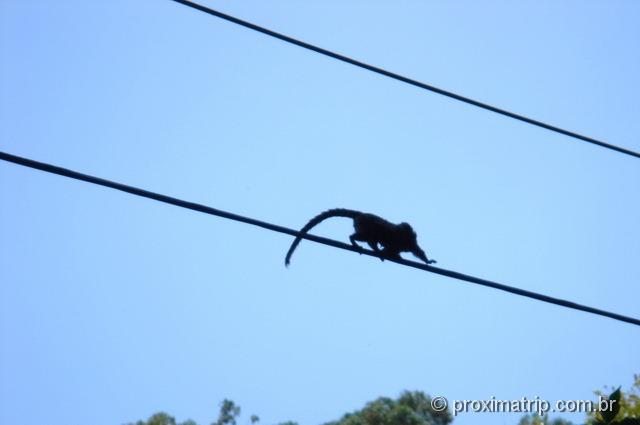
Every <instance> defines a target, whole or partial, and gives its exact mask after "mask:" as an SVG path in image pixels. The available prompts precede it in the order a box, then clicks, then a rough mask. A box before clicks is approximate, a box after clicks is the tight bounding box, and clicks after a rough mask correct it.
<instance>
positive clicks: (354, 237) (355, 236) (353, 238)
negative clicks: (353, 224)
mask: <svg viewBox="0 0 640 425" xmlns="http://www.w3.org/2000/svg"><path fill="white" fill-rule="evenodd" d="M349 240H350V241H351V245H353V246H354V247H355V248H358V250H360V251H362V247H361V246H360V245H358V244H357V243H356V241H362V242H364V240H363V239H362V237H361V236H360V235H358V233H357V232H356V233H354V234H353V235H351V236H349Z"/></svg>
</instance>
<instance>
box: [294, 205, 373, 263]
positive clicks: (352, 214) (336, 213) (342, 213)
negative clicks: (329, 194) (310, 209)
mask: <svg viewBox="0 0 640 425" xmlns="http://www.w3.org/2000/svg"><path fill="white" fill-rule="evenodd" d="M360 214H362V213H361V212H360V211H355V210H347V209H344V208H334V209H332V210H327V211H325V212H323V213H320V214H318V215H317V216H315V217H313V218H312V219H311V220H309V222H308V223H307V224H305V225H304V227H303V228H302V229H300V233H302V234H306V233H307V232H308V231H309V230H311V228H312V227H314V226H316V225H317V224H319V223H320V222H321V221H324V220H326V219H328V218H330V217H347V218H352V219H355V218H356V217H357V216H359V215H360ZM301 240H302V238H301V237H300V236H297V237H296V239H295V240H294V241H293V243H292V244H291V246H290V247H289V251H288V252H287V256H286V257H285V259H284V265H285V266H287V267H288V266H289V263H290V261H291V255H292V254H293V251H295V249H296V247H297V246H298V244H299V243H300V241H301Z"/></svg>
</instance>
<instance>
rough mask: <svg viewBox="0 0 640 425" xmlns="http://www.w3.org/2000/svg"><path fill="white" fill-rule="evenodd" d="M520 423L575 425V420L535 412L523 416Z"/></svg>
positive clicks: (526, 424)
mask: <svg viewBox="0 0 640 425" xmlns="http://www.w3.org/2000/svg"><path fill="white" fill-rule="evenodd" d="M518 425H573V422H571V421H567V420H565V419H561V418H555V419H549V415H544V416H540V415H538V414H537V413H533V414H531V415H525V416H523V417H522V418H521V419H520V422H518Z"/></svg>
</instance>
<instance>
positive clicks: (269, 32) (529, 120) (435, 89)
mask: <svg viewBox="0 0 640 425" xmlns="http://www.w3.org/2000/svg"><path fill="white" fill-rule="evenodd" d="M173 1H175V2H177V3H180V4H183V5H185V6H189V7H191V8H193V9H197V10H199V11H201V12H204V13H207V14H209V15H212V16H216V17H218V18H221V19H224V20H226V21H229V22H233V23H234V24H237V25H242V26H243V27H246V28H249V29H252V30H254V31H258V32H261V33H263V34H266V35H268V36H270V37H274V38H277V39H279V40H282V41H285V42H287V43H291V44H295V45H296V46H300V47H302V48H304V49H308V50H312V51H314V52H316V53H320V54H322V55H325V56H329V57H331V58H334V59H337V60H339V61H342V62H346V63H349V64H351V65H355V66H358V67H360V68H364V69H366V70H369V71H371V72H375V73H377V74H380V75H384V76H385V77H389V78H393V79H394V80H398V81H402V82H403V83H407V84H411V85H412V86H416V87H420V88H421V89H424V90H429V91H431V92H434V93H438V94H441V95H443V96H447V97H450V98H452V99H455V100H458V101H460V102H464V103H467V104H469V105H473V106H477V107H478V108H482V109H486V110H488V111H491V112H495V113H497V114H500V115H504V116H506V117H509V118H513V119H516V120H519V121H523V122H526V123H527V124H531V125H535V126H537V127H541V128H544V129H547V130H550V131H553V132H556V133H560V134H563V135H565V136H568V137H572V138H574V139H578V140H582V141H584V142H589V143H592V144H594V145H598V146H600V147H603V148H606V149H610V150H614V151H616V152H620V153H623V154H626V155H630V156H634V157H636V158H640V153H639V152H635V151H632V150H630V149H626V148H623V147H620V146H616V145H612V144H611V143H607V142H603V141H602V140H598V139H594V138H593V137H589V136H584V135H582V134H579V133H576V132H573V131H569V130H565V129H562V128H560V127H556V126H554V125H551V124H547V123H544V122H542V121H538V120H534V119H532V118H528V117H525V116H524V115H520V114H516V113H514V112H510V111H507V110H506V109H501V108H498V107H496V106H492V105H489V104H487V103H483V102H479V101H477V100H474V99H471V98H468V97H465V96H461V95H459V94H456V93H453V92H450V91H447V90H443V89H440V88H438V87H434V86H432V85H430V84H425V83H421V82H420V81H417V80H414V79H411V78H408V77H404V76H402V75H400V74H396V73H395V72H391V71H387V70H385V69H382V68H379V67H377V66H373V65H369V64H367V63H364V62H360V61H358V60H356V59H353V58H350V57H348V56H344V55H341V54H339V53H335V52H332V51H330V50H327V49H323V48H321V47H318V46H314V45H313V44H309V43H307V42H304V41H301V40H297V39H295V38H293V37H289V36H287V35H284V34H280V33H278V32H275V31H272V30H270V29H267V28H264V27H261V26H259V25H256V24H252V23H251V22H247V21H243V20H242V19H238V18H236V17H234V16H231V15H227V14H226V13H222V12H219V11H217V10H214V9H211V8H209V7H206V6H202V5H200V4H198V3H194V2H192V1H189V0H173Z"/></svg>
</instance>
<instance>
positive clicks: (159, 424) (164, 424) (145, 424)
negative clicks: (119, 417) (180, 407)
mask: <svg viewBox="0 0 640 425" xmlns="http://www.w3.org/2000/svg"><path fill="white" fill-rule="evenodd" d="M129 425H197V424H196V423H195V422H194V421H192V420H191V419H187V420H186V421H184V422H180V423H178V422H176V418H174V417H173V416H170V415H168V414H166V413H164V412H158V413H155V414H154V415H152V416H151V417H150V418H149V419H147V420H146V421H138V422H135V423H130V424H129Z"/></svg>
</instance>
